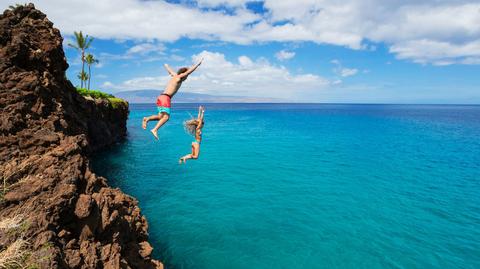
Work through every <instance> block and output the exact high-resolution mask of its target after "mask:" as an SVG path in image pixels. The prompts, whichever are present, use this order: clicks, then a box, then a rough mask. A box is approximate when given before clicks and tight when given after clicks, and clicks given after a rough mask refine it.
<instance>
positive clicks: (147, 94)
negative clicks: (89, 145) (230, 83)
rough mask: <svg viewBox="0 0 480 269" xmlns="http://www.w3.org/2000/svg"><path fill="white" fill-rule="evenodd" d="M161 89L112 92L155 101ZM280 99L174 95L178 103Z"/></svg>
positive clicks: (139, 100)
mask: <svg viewBox="0 0 480 269" xmlns="http://www.w3.org/2000/svg"><path fill="white" fill-rule="evenodd" d="M161 93H162V91H159V90H135V91H123V92H117V93H114V95H115V96H116V97H120V98H122V99H125V100H127V101H128V102H129V103H134V104H135V103H155V100H156V98H157V96H158V95H159V94H161ZM281 101H282V100H281V99H274V98H261V97H246V96H216V95H209V94H202V93H192V92H182V91H179V92H178V93H177V94H176V95H175V102H178V103H277V102H281Z"/></svg>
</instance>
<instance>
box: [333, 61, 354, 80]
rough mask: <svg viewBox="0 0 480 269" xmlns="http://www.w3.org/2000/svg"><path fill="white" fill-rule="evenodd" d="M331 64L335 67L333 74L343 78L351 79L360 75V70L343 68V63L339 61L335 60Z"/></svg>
mask: <svg viewBox="0 0 480 269" xmlns="http://www.w3.org/2000/svg"><path fill="white" fill-rule="evenodd" d="M330 62H331V63H332V64H334V65H335V68H333V72H334V73H335V74H337V75H339V76H341V77H350V76H353V75H356V74H357V73H358V69H356V68H346V67H343V66H342V63H341V62H340V61H339V60H337V59H333V60H331V61H330Z"/></svg>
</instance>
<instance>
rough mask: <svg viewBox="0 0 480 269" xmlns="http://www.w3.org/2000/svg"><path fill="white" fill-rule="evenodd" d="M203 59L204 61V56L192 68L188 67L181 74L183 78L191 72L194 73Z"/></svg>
mask: <svg viewBox="0 0 480 269" xmlns="http://www.w3.org/2000/svg"><path fill="white" fill-rule="evenodd" d="M202 61H203V58H202V59H201V60H200V61H199V62H198V63H196V64H194V65H192V66H191V67H190V68H188V70H187V71H186V72H184V73H181V74H180V75H179V76H180V77H181V78H184V77H186V76H188V75H190V74H191V73H193V71H195V69H197V68H198V67H199V66H200V65H201V64H202Z"/></svg>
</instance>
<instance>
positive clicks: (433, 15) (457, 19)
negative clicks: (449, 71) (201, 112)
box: [8, 0, 480, 64]
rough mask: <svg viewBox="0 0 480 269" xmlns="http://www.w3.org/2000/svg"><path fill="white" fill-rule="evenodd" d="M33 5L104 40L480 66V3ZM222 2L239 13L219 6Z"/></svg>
mask: <svg viewBox="0 0 480 269" xmlns="http://www.w3.org/2000/svg"><path fill="white" fill-rule="evenodd" d="M8 2H9V4H13V3H14V2H15V1H13V0H8ZM33 2H34V3H36V4H37V6H38V7H39V8H41V9H42V10H43V11H45V12H46V13H47V14H48V16H49V18H50V19H51V20H52V21H53V22H54V23H55V25H56V26H57V27H59V28H60V29H61V30H62V32H63V34H71V33H72V32H73V31H74V30H79V29H81V30H83V31H84V32H86V33H89V34H91V35H93V36H95V37H99V38H114V39H141V40H148V39H156V40H160V41H175V40H178V39H180V38H182V37H187V38H194V39H204V40H217V41H226V42H235V43H240V44H248V43H251V42H269V41H312V42H316V43H325V44H332V45H339V46H345V47H348V48H352V49H372V48H375V47H376V46H375V45H374V44H375V43H385V44H386V45H387V46H388V47H389V49H390V52H392V53H394V54H395V55H396V56H397V57H398V58H399V59H406V60H412V61H415V62H419V63H433V64H452V63H460V64H478V62H479V61H480V60H479V58H480V50H479V43H480V27H478V25H480V11H479V10H480V2H479V1H478V0H458V1H446V0H424V1H413V0H407V1H384V0H369V1H364V0H345V1H336V0H322V1H319V0H282V1H278V0H265V1H264V7H265V9H266V10H267V12H266V13H265V14H255V13H254V12H252V11H250V10H248V9H247V8H246V7H245V4H246V2H248V1H246V0H231V1H226V0H198V1H197V4H198V6H199V7H207V9H199V8H198V7H194V6H192V5H188V4H186V3H185V1H181V3H182V4H173V3H167V2H165V1H140V0H102V1H97V0H81V1H80V0H71V1H64V0H33ZM221 5H225V6H229V7H230V8H231V9H233V12H225V11H222V9H216V8H211V7H218V6H221ZM92 6H94V7H95V8H91V7H92ZM372 43H374V44H373V45H372Z"/></svg>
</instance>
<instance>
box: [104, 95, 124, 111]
mask: <svg viewBox="0 0 480 269" xmlns="http://www.w3.org/2000/svg"><path fill="white" fill-rule="evenodd" d="M107 99H108V101H109V102H110V105H112V107H113V108H114V109H117V108H127V107H128V103H127V101H125V100H123V99H120V98H117V97H110V98H107Z"/></svg>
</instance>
